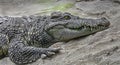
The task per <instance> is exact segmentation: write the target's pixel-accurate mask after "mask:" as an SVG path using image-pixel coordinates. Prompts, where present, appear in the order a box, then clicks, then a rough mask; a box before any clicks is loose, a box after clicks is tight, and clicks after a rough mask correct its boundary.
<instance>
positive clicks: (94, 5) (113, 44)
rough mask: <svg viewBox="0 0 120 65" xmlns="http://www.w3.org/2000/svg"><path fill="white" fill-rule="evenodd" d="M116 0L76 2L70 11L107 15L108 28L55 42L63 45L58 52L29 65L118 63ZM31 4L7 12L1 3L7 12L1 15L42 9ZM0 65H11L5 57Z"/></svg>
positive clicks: (119, 5)
mask: <svg viewBox="0 0 120 65" xmlns="http://www.w3.org/2000/svg"><path fill="white" fill-rule="evenodd" d="M71 1H72V0H71ZM116 1H118V2H113V0H101V1H100V0H95V1H81V2H76V3H75V6H74V7H73V8H72V9H73V10H72V9H70V10H72V11H74V12H75V13H77V14H78V15H79V16H81V17H89V18H96V17H106V18H107V19H108V20H109V21H110V22H111V25H110V28H109V29H107V30H104V31H101V32H98V33H95V34H93V35H89V36H86V37H82V38H79V39H76V40H71V41H69V42H66V43H64V42H59V43H56V44H55V45H58V46H60V47H62V48H63V50H61V53H59V54H57V55H55V56H53V57H52V58H48V59H45V60H41V59H39V60H38V61H36V62H34V63H32V64H28V65H120V3H119V0H116ZM29 4H31V3H29ZM33 5H35V4H33ZM33 5H32V4H31V7H30V6H29V7H24V8H23V9H22V6H21V7H20V8H21V9H20V8H18V9H20V10H18V11H17V8H13V9H12V8H10V11H8V10H6V7H8V6H3V7H2V8H3V9H4V10H6V11H5V12H1V15H13V16H16V15H24V14H25V15H30V13H32V14H34V13H35V14H36V13H37V12H38V11H39V10H40V9H41V8H40V7H38V4H36V7H35V8H32V7H33ZM26 6H27V5H26ZM26 8H28V9H29V10H27V9H26ZM43 8H44V7H43ZM14 9H15V10H14ZM33 9H34V10H33ZM12 10H14V11H12ZM23 11H24V12H26V11H27V13H24V12H23ZM33 11H34V12H33ZM15 12H16V13H15ZM55 45H54V46H55ZM0 65H14V64H13V63H12V62H11V61H10V60H9V58H4V59H2V60H0Z"/></svg>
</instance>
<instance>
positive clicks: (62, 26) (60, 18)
mask: <svg viewBox="0 0 120 65" xmlns="http://www.w3.org/2000/svg"><path fill="white" fill-rule="evenodd" d="M51 16H52V18H53V19H56V21H52V22H50V23H49V24H48V25H47V26H46V31H47V33H48V34H49V35H51V36H52V37H53V38H54V39H55V40H56V41H68V40H71V39H73V38H78V37H81V36H86V35H89V34H92V33H95V32H98V31H101V30H105V29H107V28H109V25H110V22H109V21H108V20H107V19H106V18H104V17H103V18H99V19H85V18H80V17H78V16H74V15H71V14H70V13H57V14H56V13H53V14H52V15H51Z"/></svg>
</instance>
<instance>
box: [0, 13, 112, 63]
mask: <svg viewBox="0 0 120 65" xmlns="http://www.w3.org/2000/svg"><path fill="white" fill-rule="evenodd" d="M0 21H1V24H0V46H1V48H0V50H2V51H1V53H2V54H1V55H0V57H1V58H2V57H5V56H8V57H9V58H10V60H11V61H12V62H14V63H15V64H18V65H23V64H28V63H32V62H35V61H36V60H38V59H39V58H46V57H49V56H51V55H54V54H55V53H57V52H59V50H60V49H59V48H49V47H50V46H51V45H53V44H54V43H56V42H64V41H69V40H71V39H74V38H78V37H81V36H86V35H90V34H93V33H96V32H99V31H102V30H105V29H107V28H109V25H110V22H109V21H108V20H107V19H106V18H104V17H102V18H99V19H86V18H80V17H78V16H75V15H72V14H70V13H68V12H65V13H62V12H53V13H52V14H51V15H50V16H23V17H9V16H5V17H0ZM4 47H5V48H4ZM6 49H7V50H6ZM5 52H6V53H5ZM7 52H8V53H7Z"/></svg>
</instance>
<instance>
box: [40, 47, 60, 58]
mask: <svg viewBox="0 0 120 65" xmlns="http://www.w3.org/2000/svg"><path fill="white" fill-rule="evenodd" d="M60 50H61V48H47V49H46V50H44V52H43V53H42V54H41V58H42V59H45V58H47V57H50V56H52V55H55V54H56V53H58V52H59V51H60Z"/></svg>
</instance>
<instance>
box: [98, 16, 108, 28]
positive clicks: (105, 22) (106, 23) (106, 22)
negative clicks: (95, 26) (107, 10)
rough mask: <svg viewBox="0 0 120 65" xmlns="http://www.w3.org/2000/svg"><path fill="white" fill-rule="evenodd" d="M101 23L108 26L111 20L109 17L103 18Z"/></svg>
mask: <svg viewBox="0 0 120 65" xmlns="http://www.w3.org/2000/svg"><path fill="white" fill-rule="evenodd" d="M101 21H102V22H101V23H100V24H99V25H103V26H105V27H108V26H109V25H110V21H109V20H108V19H106V18H105V17H102V18H101Z"/></svg>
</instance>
